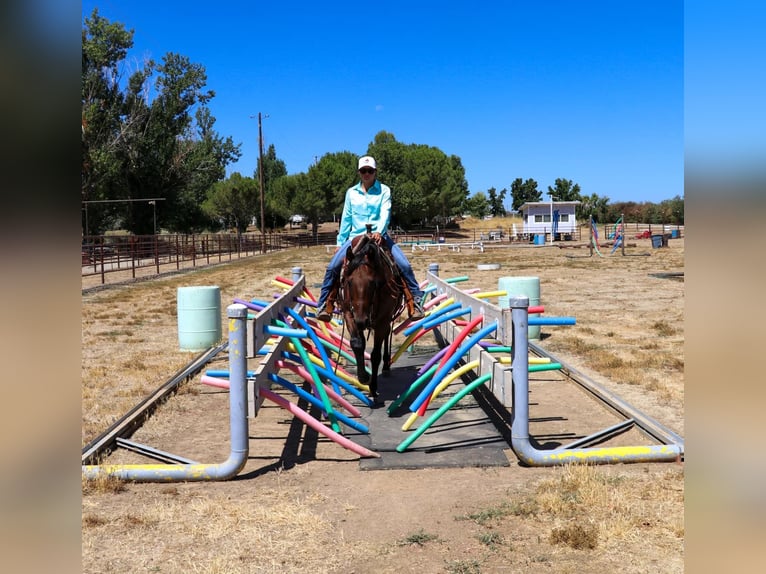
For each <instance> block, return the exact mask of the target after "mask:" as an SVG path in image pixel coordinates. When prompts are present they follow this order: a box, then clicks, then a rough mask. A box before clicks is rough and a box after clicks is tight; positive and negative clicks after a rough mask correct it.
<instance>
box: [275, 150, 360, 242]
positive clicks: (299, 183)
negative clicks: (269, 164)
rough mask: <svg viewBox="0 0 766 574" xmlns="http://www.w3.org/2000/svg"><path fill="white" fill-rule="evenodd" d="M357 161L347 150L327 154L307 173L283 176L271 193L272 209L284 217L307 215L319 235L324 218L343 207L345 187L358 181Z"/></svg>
mask: <svg viewBox="0 0 766 574" xmlns="http://www.w3.org/2000/svg"><path fill="white" fill-rule="evenodd" d="M356 162H357V156H356V154H353V153H351V152H348V151H344V152H337V153H328V154H325V155H323V156H322V157H321V158H320V159H319V161H318V162H317V163H316V164H314V165H312V166H311V167H309V170H308V173H299V174H296V175H288V176H283V177H280V178H279V179H277V180H276V181H275V182H274V186H273V190H272V192H271V193H270V194H269V203H270V205H271V207H272V209H274V210H275V211H276V212H278V213H280V214H281V215H282V216H284V217H289V216H290V215H291V214H294V213H300V214H302V215H305V216H306V217H308V220H309V222H310V223H311V226H312V232H313V233H314V234H316V233H317V231H318V226H319V222H320V221H321V220H324V219H327V218H330V217H332V216H333V215H334V214H338V215H340V213H341V211H342V210H343V201H344V198H345V193H346V190H347V189H348V188H349V187H351V186H352V185H354V183H355V182H356V166H357V163H356ZM264 163H265V162H264Z"/></svg>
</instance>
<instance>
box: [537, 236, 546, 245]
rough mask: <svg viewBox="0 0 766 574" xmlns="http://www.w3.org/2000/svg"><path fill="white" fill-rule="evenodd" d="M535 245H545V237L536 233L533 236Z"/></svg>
mask: <svg viewBox="0 0 766 574" xmlns="http://www.w3.org/2000/svg"><path fill="white" fill-rule="evenodd" d="M535 245H545V235H544V234H542V233H538V234H537V235H535Z"/></svg>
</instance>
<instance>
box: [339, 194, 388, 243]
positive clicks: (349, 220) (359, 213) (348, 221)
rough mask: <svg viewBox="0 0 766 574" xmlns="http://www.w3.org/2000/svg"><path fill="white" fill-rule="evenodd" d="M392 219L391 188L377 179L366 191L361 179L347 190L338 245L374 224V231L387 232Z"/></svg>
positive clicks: (364, 231)
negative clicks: (369, 224)
mask: <svg viewBox="0 0 766 574" xmlns="http://www.w3.org/2000/svg"><path fill="white" fill-rule="evenodd" d="M390 220H391V189H390V188H389V187H388V186H387V185H385V184H382V183H380V182H379V181H378V180H375V183H374V184H373V185H372V187H371V188H370V189H368V190H367V191H366V192H365V191H364V188H363V187H362V182H361V181H360V182H359V183H357V184H356V185H355V186H353V187H349V188H348V189H347V190H346V199H345V201H344V203H343V214H342V215H341V217H340V229H339V230H338V239H337V245H338V246H339V247H340V246H341V245H343V244H344V243H345V242H346V241H348V240H349V239H351V238H354V237H356V236H357V235H361V234H362V233H366V232H367V224H368V223H371V224H372V231H373V233H380V234H381V235H383V234H385V233H386V232H387V231H388V224H389V222H390Z"/></svg>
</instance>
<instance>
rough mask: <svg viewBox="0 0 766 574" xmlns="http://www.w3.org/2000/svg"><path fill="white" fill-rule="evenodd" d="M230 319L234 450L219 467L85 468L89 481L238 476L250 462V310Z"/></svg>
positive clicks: (232, 310)
mask: <svg viewBox="0 0 766 574" xmlns="http://www.w3.org/2000/svg"><path fill="white" fill-rule="evenodd" d="M226 313H227V317H228V319H229V385H230V386H229V423H230V427H231V450H230V453H229V458H228V459H227V460H226V461H224V462H222V463H219V464H125V465H120V464H111V465H110V464H107V465H83V467H82V474H83V476H84V477H86V478H88V479H95V478H97V477H99V476H103V475H109V476H114V477H117V478H120V479H122V480H132V481H136V482H182V481H184V482H190V481H192V482H193V481H197V482H199V481H205V480H227V479H229V478H232V477H234V476H236V475H237V474H238V473H239V471H240V470H242V468H244V466H245V463H246V462H247V456H248V452H249V443H248V440H249V438H248V432H247V431H248V421H247V357H246V350H247V349H246V340H247V326H246V325H247V307H245V306H244V305H242V304H240V303H234V304H232V305H229V307H227V309H226Z"/></svg>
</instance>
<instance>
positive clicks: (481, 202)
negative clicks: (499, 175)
mask: <svg viewBox="0 0 766 574" xmlns="http://www.w3.org/2000/svg"><path fill="white" fill-rule="evenodd" d="M463 210H464V211H465V212H467V213H469V214H470V215H471V216H472V217H476V218H477V219H484V217H486V216H487V215H489V212H490V204H489V199H487V196H486V194H484V192H482V191H477V192H476V193H474V194H473V195H472V196H471V197H469V198H467V199H466V200H465V201H464V202H463Z"/></svg>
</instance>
